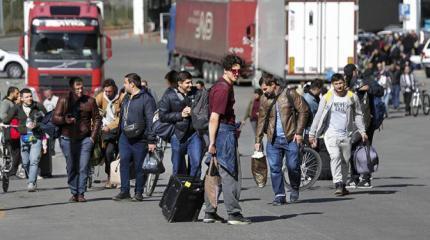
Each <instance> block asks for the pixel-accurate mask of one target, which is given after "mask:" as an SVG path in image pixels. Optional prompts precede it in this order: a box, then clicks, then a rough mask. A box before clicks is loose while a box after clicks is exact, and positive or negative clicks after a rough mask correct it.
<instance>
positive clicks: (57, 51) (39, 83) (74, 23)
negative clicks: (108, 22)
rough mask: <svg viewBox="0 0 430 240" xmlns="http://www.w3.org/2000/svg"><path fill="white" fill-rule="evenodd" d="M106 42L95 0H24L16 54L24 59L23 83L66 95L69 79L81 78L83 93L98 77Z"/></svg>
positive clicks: (107, 52) (100, 9)
mask: <svg viewBox="0 0 430 240" xmlns="http://www.w3.org/2000/svg"><path fill="white" fill-rule="evenodd" d="M111 47H112V43H111V39H110V37H109V36H107V35H106V34H104V31H103V3H102V2H100V1H62V2H61V1H56V2H54V1H25V2H24V34H23V36H22V37H21V39H20V44H19V50H20V55H21V56H23V57H24V59H25V60H26V61H27V63H28V71H27V74H26V85H27V86H29V87H30V88H32V89H33V90H34V91H35V92H37V93H40V91H42V90H43V89H46V88H51V89H52V90H53V91H54V92H56V93H57V94H63V93H66V92H67V91H68V89H69V80H70V78H73V77H80V78H82V79H83V82H84V86H85V89H86V91H87V93H92V92H94V91H95V90H96V89H97V88H98V87H100V85H101V81H102V80H103V78H104V70H103V66H104V63H105V62H106V61H107V60H108V59H109V58H111V56H112V48H111Z"/></svg>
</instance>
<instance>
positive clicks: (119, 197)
mask: <svg viewBox="0 0 430 240" xmlns="http://www.w3.org/2000/svg"><path fill="white" fill-rule="evenodd" d="M130 199H131V196H130V193H125V192H120V193H119V194H118V195H116V196H114V197H113V198H112V200H114V201H124V200H130Z"/></svg>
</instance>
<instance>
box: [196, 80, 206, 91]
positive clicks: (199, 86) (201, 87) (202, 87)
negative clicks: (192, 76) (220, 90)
mask: <svg viewBox="0 0 430 240" xmlns="http://www.w3.org/2000/svg"><path fill="white" fill-rule="evenodd" d="M196 88H197V90H205V89H206V87H205V82H203V81H202V80H198V81H197V82H196Z"/></svg>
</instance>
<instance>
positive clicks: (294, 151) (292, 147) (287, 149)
mask: <svg viewBox="0 0 430 240" xmlns="http://www.w3.org/2000/svg"><path fill="white" fill-rule="evenodd" d="M266 153H267V158H268V161H269V166H270V177H271V178H272V188H273V192H274V193H275V198H276V197H282V196H285V187H284V174H283V172H282V166H283V165H284V157H285V156H286V157H287V159H286V165H287V169H288V177H289V180H290V185H291V187H292V188H293V189H294V190H297V191H298V190H299V187H300V177H301V170H300V159H299V146H298V145H297V143H295V142H293V141H292V140H291V141H289V142H288V141H287V139H286V138H285V137H276V138H275V141H274V143H273V144H271V143H270V142H268V143H267V148H266Z"/></svg>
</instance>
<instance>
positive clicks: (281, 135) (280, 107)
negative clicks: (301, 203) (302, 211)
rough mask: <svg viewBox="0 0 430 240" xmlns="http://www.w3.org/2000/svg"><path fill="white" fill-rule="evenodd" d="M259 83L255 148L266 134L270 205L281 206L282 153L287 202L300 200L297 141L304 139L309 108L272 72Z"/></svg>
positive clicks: (283, 195)
mask: <svg viewBox="0 0 430 240" xmlns="http://www.w3.org/2000/svg"><path fill="white" fill-rule="evenodd" d="M259 84H260V87H261V90H263V92H264V96H263V97H262V99H261V104H260V110H259V114H258V124H257V134H256V137H255V142H256V143H255V150H256V151H259V150H260V149H261V142H262V140H263V137H264V134H265V133H266V134H267V146H266V152H267V158H268V161H269V166H270V174H271V178H272V188H273V192H274V193H275V197H274V199H273V202H272V204H273V205H274V206H280V205H283V204H286V203H287V201H286V194H285V186H284V175H283V172H282V166H283V164H284V157H285V156H286V157H287V164H286V165H287V169H288V177H289V180H290V185H291V188H292V189H291V193H290V202H296V201H297V200H298V199H299V187H300V177H301V170H300V160H299V144H301V143H302V141H303V131H304V128H305V126H306V121H307V119H308V111H309V110H308V106H307V104H306V103H305V102H304V100H303V99H302V97H300V96H299V95H298V94H297V93H296V91H294V90H289V89H285V88H282V87H281V86H280V85H279V84H278V81H277V80H276V79H275V78H274V77H273V76H272V75H269V74H267V75H265V76H263V77H262V78H261V79H260V82H259Z"/></svg>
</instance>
